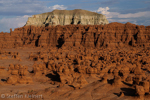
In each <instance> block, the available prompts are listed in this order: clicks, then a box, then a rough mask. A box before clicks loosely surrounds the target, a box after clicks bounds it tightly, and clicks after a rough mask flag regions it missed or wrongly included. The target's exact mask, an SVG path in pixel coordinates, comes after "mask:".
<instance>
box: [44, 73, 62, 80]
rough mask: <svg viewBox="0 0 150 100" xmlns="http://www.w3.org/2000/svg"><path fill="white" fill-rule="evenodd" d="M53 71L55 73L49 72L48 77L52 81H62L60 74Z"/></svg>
mask: <svg viewBox="0 0 150 100" xmlns="http://www.w3.org/2000/svg"><path fill="white" fill-rule="evenodd" d="M53 73H54V74H52V73H50V74H47V75H46V77H48V78H50V79H51V80H52V81H56V82H61V81H60V76H59V74H58V73H56V72H53Z"/></svg>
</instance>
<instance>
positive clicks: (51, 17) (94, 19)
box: [25, 9, 109, 26]
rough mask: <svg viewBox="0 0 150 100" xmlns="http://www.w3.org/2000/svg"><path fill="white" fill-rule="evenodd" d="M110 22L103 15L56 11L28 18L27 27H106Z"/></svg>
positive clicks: (88, 12) (87, 12)
mask: <svg viewBox="0 0 150 100" xmlns="http://www.w3.org/2000/svg"><path fill="white" fill-rule="evenodd" d="M108 23H109V22H108V20H107V19H106V17H105V16H104V15H102V14H98V13H95V12H90V11H87V10H81V9H75V10H54V11H52V12H47V13H42V14H37V15H33V16H32V17H29V18H28V21H27V23H26V25H25V26H28V25H34V26H49V25H54V26H55V25H69V24H75V25H76V24H81V25H100V24H102V25H105V24H108Z"/></svg>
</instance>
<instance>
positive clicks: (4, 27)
mask: <svg viewBox="0 0 150 100" xmlns="http://www.w3.org/2000/svg"><path fill="white" fill-rule="evenodd" d="M54 9H60V10H64V9H66V10H73V9H84V10H89V11H93V12H97V13H101V14H104V15H105V16H106V17H107V19H108V21H109V22H110V23H111V22H120V23H126V22H131V23H134V24H138V25H145V26H148V25H150V0H0V31H3V32H9V29H10V28H13V29H14V28H17V27H22V26H24V25H25V23H26V21H27V19H28V17H30V16H32V15H34V14H40V13H44V12H51V11H53V10H54Z"/></svg>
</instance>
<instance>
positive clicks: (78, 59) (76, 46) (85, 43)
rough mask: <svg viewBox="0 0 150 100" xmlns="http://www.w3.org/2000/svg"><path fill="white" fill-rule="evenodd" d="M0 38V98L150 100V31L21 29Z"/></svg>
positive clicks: (128, 27)
mask: <svg viewBox="0 0 150 100" xmlns="http://www.w3.org/2000/svg"><path fill="white" fill-rule="evenodd" d="M0 37H1V39H0V48H1V50H0V61H1V62H2V63H1V65H0V80H1V81H0V88H1V90H0V94H7V93H10V94H12V93H17V94H34V95H35V94H36V95H40V94H42V95H43V98H42V99H43V100H47V99H51V100H60V99H61V100H67V99H69V100H71V99H74V100H85V99H87V100H101V99H105V100H117V99H118V100H124V99H128V100H137V99H139V100H143V99H145V100H148V99H149V98H150V26H146V27H145V26H139V25H135V24H131V23H126V24H121V23H116V22H115V23H110V24H107V25H65V26H60V25H57V26H47V27H36V26H24V27H21V28H16V29H15V30H14V31H11V32H10V33H0ZM31 83H33V84H34V85H35V86H34V85H32V84H31ZM11 85H14V86H13V87H11ZM19 86H20V87H19ZM21 86H23V87H25V88H23V87H21ZM7 87H9V88H7ZM37 87H38V88H37ZM6 88H7V89H6ZM12 88H13V89H14V88H15V89H14V90H17V91H13V92H12V90H11V89H12ZM18 88H19V89H18ZM31 89H33V90H31ZM7 90H8V91H7ZM21 90H24V91H22V92H18V91H21ZM10 91H11V92H10ZM33 99H36V98H32V99H31V98H29V100H33ZM14 100H15V99H14Z"/></svg>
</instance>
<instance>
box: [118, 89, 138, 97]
mask: <svg viewBox="0 0 150 100" xmlns="http://www.w3.org/2000/svg"><path fill="white" fill-rule="evenodd" d="M121 90H122V91H123V93H124V95H125V96H136V94H135V93H136V91H135V89H132V88H121Z"/></svg>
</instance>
